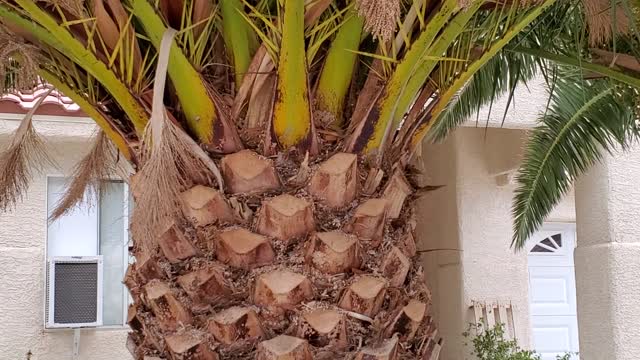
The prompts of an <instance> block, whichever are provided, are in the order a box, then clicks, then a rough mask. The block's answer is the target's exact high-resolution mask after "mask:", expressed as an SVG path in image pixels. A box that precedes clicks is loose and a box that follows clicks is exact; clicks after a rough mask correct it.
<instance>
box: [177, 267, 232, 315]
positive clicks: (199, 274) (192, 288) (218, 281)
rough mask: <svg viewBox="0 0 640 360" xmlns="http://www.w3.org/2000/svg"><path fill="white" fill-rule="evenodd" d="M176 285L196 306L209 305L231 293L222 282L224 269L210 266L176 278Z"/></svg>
mask: <svg viewBox="0 0 640 360" xmlns="http://www.w3.org/2000/svg"><path fill="white" fill-rule="evenodd" d="M178 284H179V285H180V287H182V288H183V289H184V291H185V292H186V293H187V294H188V295H189V297H190V298H191V299H193V301H194V302H195V303H197V304H200V305H204V304H211V303H215V302H216V300H218V299H220V298H221V297H224V296H227V295H229V294H230V293H231V291H230V290H229V288H228V287H227V285H226V284H225V281H224V269H223V268H222V267H221V266H215V265H210V266H207V267H205V268H202V269H199V270H195V271H193V272H190V273H188V274H185V275H182V276H180V277H178Z"/></svg>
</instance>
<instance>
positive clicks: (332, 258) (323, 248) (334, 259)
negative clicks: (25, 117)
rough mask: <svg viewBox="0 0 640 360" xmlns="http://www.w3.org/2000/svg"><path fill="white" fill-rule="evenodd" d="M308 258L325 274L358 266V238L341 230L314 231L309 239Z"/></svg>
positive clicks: (340, 271)
mask: <svg viewBox="0 0 640 360" xmlns="http://www.w3.org/2000/svg"><path fill="white" fill-rule="evenodd" d="M308 258H309V259H310V261H311V263H312V264H313V266H315V267H316V268H317V269H318V270H320V271H322V272H325V273H327V274H337V273H342V272H345V271H348V270H350V269H351V268H356V267H358V262H359V261H358V239H357V238H356V237H355V236H353V235H348V234H345V233H344V232H342V231H330V232H320V233H316V234H315V236H314V237H313V239H311V245H310V247H309V250H308Z"/></svg>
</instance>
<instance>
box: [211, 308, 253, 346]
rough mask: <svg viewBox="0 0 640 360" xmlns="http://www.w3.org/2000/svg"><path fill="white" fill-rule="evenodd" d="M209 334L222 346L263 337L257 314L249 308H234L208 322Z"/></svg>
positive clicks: (218, 314)
mask: <svg viewBox="0 0 640 360" xmlns="http://www.w3.org/2000/svg"><path fill="white" fill-rule="evenodd" d="M208 328H209V332H210V333H211V334H212V335H213V336H214V337H215V338H216V340H218V341H220V342H221V343H223V344H227V345H230V344H233V343H234V342H236V341H240V340H247V339H258V338H262V337H264V332H263V331H262V326H261V325H260V320H259V319H258V314H256V312H255V310H253V309H252V308H249V307H240V306H234V307H231V308H229V309H226V310H223V311H221V312H219V313H217V314H215V315H214V316H213V317H212V318H211V319H210V320H209V325H208Z"/></svg>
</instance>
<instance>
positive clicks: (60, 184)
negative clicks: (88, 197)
mask: <svg viewBox="0 0 640 360" xmlns="http://www.w3.org/2000/svg"><path fill="white" fill-rule="evenodd" d="M66 185H67V179H65V178H61V177H49V178H47V213H48V214H51V213H52V211H53V210H54V209H55V207H56V205H57V203H58V201H59V200H60V199H61V198H62V196H63V194H64V191H65V189H66ZM105 185H106V191H105V192H104V194H102V195H101V198H100V199H99V203H98V205H97V206H87V205H81V206H78V207H76V208H74V209H72V210H71V211H70V212H69V213H68V214H66V215H64V216H63V217H61V218H60V219H58V220H56V221H55V222H53V223H50V224H49V225H48V229H47V258H51V257H54V256H56V257H57V256H67V257H68V256H96V255H102V259H103V289H102V294H103V295H102V316H103V325H104V326H123V325H124V324H125V321H126V311H127V305H128V303H129V301H130V300H129V293H128V291H127V289H126V287H125V286H124V284H123V283H122V279H123V277H124V273H125V271H126V269H127V265H128V263H129V255H128V252H127V250H128V244H129V235H128V225H129V221H128V217H129V206H128V204H129V195H128V188H127V186H126V184H125V183H124V182H122V181H107V182H106V184H105Z"/></svg>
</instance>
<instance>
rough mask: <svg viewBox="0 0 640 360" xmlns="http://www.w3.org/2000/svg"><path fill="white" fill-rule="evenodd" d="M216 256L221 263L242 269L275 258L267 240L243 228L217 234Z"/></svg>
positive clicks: (256, 265) (269, 261)
mask: <svg viewBox="0 0 640 360" xmlns="http://www.w3.org/2000/svg"><path fill="white" fill-rule="evenodd" d="M217 245H218V246H217V258H218V260H220V261H222V262H223V263H226V264H229V265H231V266H233V267H237V268H242V269H251V268H254V267H258V266H262V265H266V264H270V263H271V262H272V261H273V259H274V258H275V254H274V252H273V249H272V248H271V244H270V243H269V240H268V239H267V238H266V237H264V236H262V235H258V234H254V233H252V232H250V231H249V230H246V229H243V228H234V229H229V230H225V231H223V232H221V233H220V234H218V242H217Z"/></svg>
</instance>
